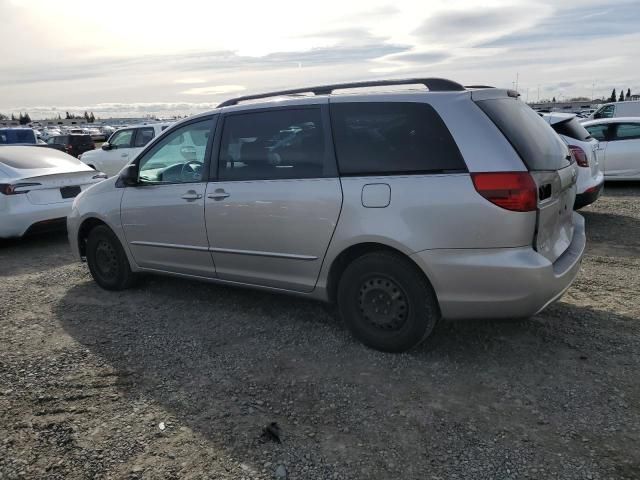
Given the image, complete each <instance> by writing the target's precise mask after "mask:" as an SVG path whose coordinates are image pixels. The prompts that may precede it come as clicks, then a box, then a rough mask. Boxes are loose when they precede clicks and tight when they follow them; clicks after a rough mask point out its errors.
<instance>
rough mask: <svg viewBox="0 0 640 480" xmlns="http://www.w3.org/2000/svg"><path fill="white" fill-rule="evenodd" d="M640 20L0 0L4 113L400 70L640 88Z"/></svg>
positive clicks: (214, 3) (390, 5) (53, 111)
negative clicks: (639, 52) (639, 51)
mask: <svg viewBox="0 0 640 480" xmlns="http://www.w3.org/2000/svg"><path fill="white" fill-rule="evenodd" d="M639 25H640V0H563V1H552V0H538V1H532V0H531V1H530V0H512V1H502V0H492V1H469V0H417V1H414V0H393V1H389V0H365V1H361V0H351V1H344V0H340V1H334V0H323V1H322V2H304V1H300V0H296V1H289V0H270V1H244V0H233V1H231V0H225V1H218V0H209V1H206V0H180V1H178V2H176V1H175V0H172V1H164V0H135V1H132V0H126V1H125V0H104V1H102V2H95V1H91V2H87V1H86V0H64V1H62V2H52V1H50V0H0V113H4V114H10V113H15V114H18V113H19V112H28V113H29V114H30V115H31V117H32V118H34V119H35V118H44V117H45V116H51V115H57V113H59V112H62V114H63V116H64V112H65V111H72V112H75V113H82V112H83V111H84V110H89V111H93V112H95V115H96V116H98V117H102V118H105V117H111V116H114V117H120V116H144V115H147V114H149V115H158V116H161V117H169V116H172V115H184V114H192V113H196V112H201V111H206V110H208V109H211V108H213V107H215V105H216V104H217V103H219V102H221V101H223V100H224V99H226V98H230V97H233V96H238V95H244V94H251V93H259V92H264V91H269V90H275V89H283V88H296V87H303V86H307V85H317V84H322V83H335V82H342V81H350V80H368V79H380V78H403V77H444V78H450V79H452V80H455V81H458V82H460V83H462V84H466V85H468V84H483V85H494V86H497V87H508V88H513V87H515V86H516V82H517V87H518V90H519V91H520V93H521V94H522V96H523V99H525V100H529V101H535V100H537V99H538V98H551V97H552V96H555V97H556V98H557V99H561V98H569V97H574V96H587V97H591V96H592V95H594V96H596V97H600V96H607V97H608V96H609V95H610V93H611V90H612V89H613V88H616V90H618V92H619V91H620V89H621V88H624V89H625V91H626V89H627V88H631V90H632V92H638V93H640V61H638V59H639V58H640V57H639V55H638V48H637V45H638V44H640V28H638V26H639Z"/></svg>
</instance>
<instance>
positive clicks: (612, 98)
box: [609, 88, 618, 102]
mask: <svg viewBox="0 0 640 480" xmlns="http://www.w3.org/2000/svg"><path fill="white" fill-rule="evenodd" d="M617 99H618V98H617V97H616V89H615V88H614V89H613V90H612V91H611V96H610V97H609V101H610V102H615V101H616V100H617Z"/></svg>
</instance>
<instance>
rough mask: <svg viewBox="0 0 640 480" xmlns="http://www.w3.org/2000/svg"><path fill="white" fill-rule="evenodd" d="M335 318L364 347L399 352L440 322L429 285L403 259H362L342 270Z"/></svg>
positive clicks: (390, 256) (383, 254)
mask: <svg viewBox="0 0 640 480" xmlns="http://www.w3.org/2000/svg"><path fill="white" fill-rule="evenodd" d="M337 300H338V309H339V312H340V316H341V317H342V319H343V320H344V322H345V323H346V325H347V327H348V328H349V329H350V330H351V332H352V333H353V335H354V336H355V337H356V338H357V339H358V340H360V341H361V342H362V343H364V344H365V345H367V346H369V347H371V348H375V349H376V350H382V351H385V352H403V351H406V350H408V349H410V348H412V347H415V346H416V345H418V344H420V343H421V342H422V341H423V340H425V339H426V338H427V337H428V336H429V334H431V332H432V331H433V328H434V327H435V325H436V323H437V321H438V319H439V318H440V313H439V308H438V303H437V300H436V298H435V294H434V293H433V289H432V288H431V285H430V284H429V282H428V281H427V279H426V278H425V276H424V275H423V274H422V273H421V272H420V271H419V270H418V268H417V267H416V266H415V265H414V264H413V263H411V261H410V260H408V259H407V258H405V257H402V256H401V255H398V254H395V253H392V252H372V253H368V254H365V255H363V256H361V257H359V258H357V259H356V260H354V261H353V262H352V263H350V264H349V265H348V266H347V267H346V269H345V270H344V272H343V274H342V276H341V278H340V282H339V284H338V295H337Z"/></svg>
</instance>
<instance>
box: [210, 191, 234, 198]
mask: <svg viewBox="0 0 640 480" xmlns="http://www.w3.org/2000/svg"><path fill="white" fill-rule="evenodd" d="M228 196H229V194H228V193H227V192H225V191H224V190H221V191H219V192H218V191H216V192H213V193H210V194H208V195H207V198H212V199H213V200H222V199H223V198H227V197H228Z"/></svg>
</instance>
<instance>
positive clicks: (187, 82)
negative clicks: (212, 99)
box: [173, 78, 206, 85]
mask: <svg viewBox="0 0 640 480" xmlns="http://www.w3.org/2000/svg"><path fill="white" fill-rule="evenodd" d="M173 82H174V83H181V84H185V85H192V84H197V83H206V80H205V79H204V78H179V79H177V80H174V81H173Z"/></svg>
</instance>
